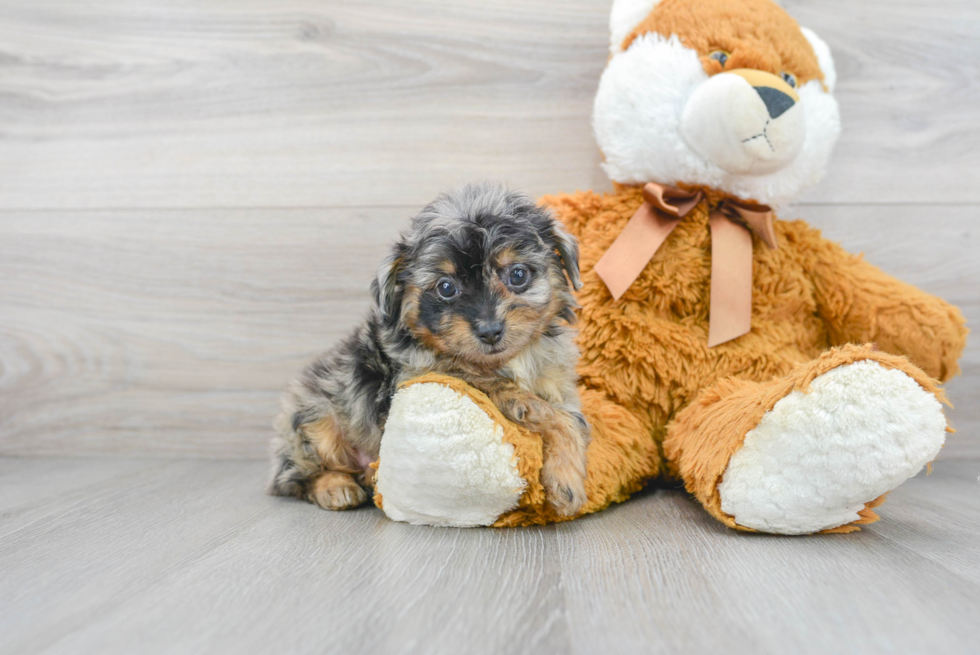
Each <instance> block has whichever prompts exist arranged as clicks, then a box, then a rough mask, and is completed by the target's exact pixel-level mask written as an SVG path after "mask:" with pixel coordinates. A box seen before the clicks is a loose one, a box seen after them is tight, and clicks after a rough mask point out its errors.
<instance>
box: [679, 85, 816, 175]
mask: <svg viewBox="0 0 980 655" xmlns="http://www.w3.org/2000/svg"><path fill="white" fill-rule="evenodd" d="M805 135H806V121H805V119H804V116H803V109H802V108H801V107H800V103H796V104H794V105H793V106H792V107H790V108H789V109H787V110H786V111H784V112H783V113H781V114H779V115H778V116H776V117H771V116H770V115H769V110H768V109H767V108H766V103H765V102H763V100H762V97H761V96H760V95H759V94H758V93H756V90H755V89H754V88H753V87H752V85H751V84H749V83H748V82H747V81H746V80H745V79H744V78H742V77H739V76H738V75H732V74H730V73H720V74H718V75H714V76H712V77H711V78H709V79H708V80H707V81H706V82H704V83H703V84H701V85H700V86H699V87H698V88H697V89H696V90H695V91H694V93H693V94H691V97H690V99H689V100H688V101H687V105H686V106H685V107H684V113H683V115H682V116H681V136H682V137H684V140H685V141H686V142H687V144H688V145H690V146H691V148H692V149H693V150H694V151H695V152H696V153H698V154H699V155H701V156H702V157H704V158H705V159H707V160H708V161H712V162H714V163H715V164H717V165H718V166H721V167H722V168H723V169H725V170H726V171H728V172H729V173H741V174H746V175H760V174H764V173H773V172H775V171H778V170H779V169H781V168H783V167H785V166H786V165H787V164H789V163H790V162H791V161H793V160H794V159H795V158H796V156H797V155H798V154H799V153H800V149H801V148H802V147H803V138H804V136H805Z"/></svg>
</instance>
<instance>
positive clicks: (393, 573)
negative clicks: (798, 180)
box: [0, 458, 980, 655]
mask: <svg viewBox="0 0 980 655" xmlns="http://www.w3.org/2000/svg"><path fill="white" fill-rule="evenodd" d="M78 461H80V460H66V459H61V458H36V459H24V460H16V466H17V468H18V469H19V470H20V471H21V473H22V474H29V475H30V476H31V477H33V478H35V479H37V480H38V481H39V482H42V483H47V484H49V485H50V486H51V487H52V488H57V487H59V486H60V485H62V484H63V483H64V481H65V480H67V479H68V478H69V477H70V476H69V475H67V474H68V473H69V472H75V473H77V472H78V468H77V463H78ZM84 461H86V462H88V463H90V464H91V465H93V466H105V465H106V462H109V463H112V464H114V465H115V466H116V467H117V471H118V473H119V478H118V483H117V484H116V485H115V486H114V487H113V486H112V485H107V486H106V487H105V488H104V489H102V490H101V491H100V492H99V493H90V492H89V491H88V490H78V491H74V492H71V493H68V494H66V496H65V498H64V503H63V504H62V506H61V508H60V511H57V512H55V513H52V514H50V515H48V516H43V517H39V518H38V519H37V520H35V521H34V522H32V523H31V524H30V525H28V526H25V527H23V528H22V529H19V530H17V531H15V532H14V533H12V534H7V535H5V536H2V537H0V590H2V593H0V652H4V653H7V652H10V653H14V652H32V653H44V654H55V653H72V654H74V653H79V652H93V653H96V652H97V653H101V654H105V655H111V654H113V653H131V652H134V649H136V650H139V652H141V653H163V652H212V653H214V652H237V653H242V654H243V655H248V654H249V653H263V652H290V653H323V652H328V653H344V652H362V653H376V652H377V653H380V652H393V651H397V652H404V653H417V652H418V653H421V652H425V653H457V652H467V653H475V654H481V653H540V652H569V653H581V654H583V655H585V654H588V653H596V652H603V653H677V652H708V651H709V650H720V651H722V652H726V653H734V654H740V653H759V652H794V653H797V652H798V653H826V652H828V651H831V650H833V649H835V648H839V646H840V644H842V643H846V644H847V645H848V647H849V648H850V649H852V650H854V651H855V652H862V653H884V652H895V651H901V652H908V653H927V652H943V653H949V654H950V655H958V654H960V653H964V654H965V653H972V652H974V651H975V646H976V643H977V639H978V638H980V626H978V624H977V623H976V621H975V620H974V619H975V616H976V614H977V612H980V568H978V562H980V547H978V544H980V532H978V525H980V523H978V521H977V520H976V519H977V517H978V516H980V514H978V512H980V495H978V494H977V493H975V492H976V488H975V487H976V476H977V474H978V473H980V460H959V461H951V462H946V463H943V464H942V465H940V466H937V468H936V472H935V473H934V474H933V475H932V476H930V477H925V476H921V477H919V478H917V479H915V480H913V481H911V482H909V483H907V484H906V485H904V486H903V487H901V488H900V489H899V490H898V491H896V492H895V493H893V494H892V495H891V497H890V498H889V501H888V502H887V503H886V504H885V505H884V506H883V507H882V509H881V514H882V516H883V520H882V521H881V522H880V523H877V524H875V525H872V526H869V527H867V528H866V529H864V530H863V531H862V532H858V533H854V534H850V535H829V536H819V537H800V538H785V537H772V536H765V535H747V534H744V533H737V532H734V531H731V530H728V529H726V528H724V527H723V526H722V525H721V524H719V523H717V522H715V521H714V520H713V519H711V518H710V517H708V516H707V515H706V514H705V513H704V511H703V510H701V509H700V508H699V507H698V506H697V505H696V504H695V503H694V502H693V501H692V500H691V499H689V498H688V497H687V496H686V495H685V494H683V493H681V492H678V491H658V492H655V493H646V494H643V495H641V496H639V497H637V498H635V499H634V500H631V501H630V502H628V503H626V504H624V505H621V506H617V507H614V508H610V509H609V510H606V511H604V512H602V513H599V514H597V515H594V516H592V517H587V518H585V519H581V520H578V521H574V522H571V523H567V524H562V525H560V526H548V527H543V528H518V529H505V530H494V529H482V528H477V529H469V530H459V529H449V528H428V527H418V526H409V525H404V524H399V523H394V522H391V521H388V520H387V519H386V518H385V517H384V516H383V515H382V514H381V513H380V512H379V511H378V510H376V509H374V508H364V509H359V510H355V511H351V512H340V513H330V512H325V511H322V510H319V509H316V508H314V507H313V506H311V505H308V504H305V503H300V502H297V501H291V500H285V499H277V498H270V497H266V496H263V495H261V493H260V492H259V490H260V488H261V483H262V480H263V477H264V473H265V470H264V466H263V464H262V463H260V462H240V461H239V462H233V461H188V460H184V461H179V460H178V461H171V462H167V463H165V464H163V465H162V466H161V468H160V469H159V470H157V471H156V472H155V473H154V474H152V475H147V476H144V477H143V479H142V481H141V482H140V483H138V484H136V483H134V480H133V478H132V476H130V475H129V473H130V472H131V471H132V470H134V462H133V461H131V460H125V459H107V460H103V461H99V460H91V459H90V460H84ZM135 465H136V466H139V465H141V462H136V463H135ZM66 467H67V468H66ZM11 468H12V467H11V466H10V465H9V464H8V463H7V462H3V461H2V460H0V498H2V497H4V496H5V495H6V494H7V493H8V491H9V490H10V489H11V487H13V488H16V487H18V486H19V480H17V479H12V478H11V472H10V471H11ZM113 491H114V493H113ZM2 525H3V524H2V518H0V527H2Z"/></svg>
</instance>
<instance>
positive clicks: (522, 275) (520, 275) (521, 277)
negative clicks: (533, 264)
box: [507, 265, 531, 289]
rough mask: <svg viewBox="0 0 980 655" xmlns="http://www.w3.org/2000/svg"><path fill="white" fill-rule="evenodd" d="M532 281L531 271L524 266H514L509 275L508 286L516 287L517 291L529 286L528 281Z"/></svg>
mask: <svg viewBox="0 0 980 655" xmlns="http://www.w3.org/2000/svg"><path fill="white" fill-rule="evenodd" d="M530 279H531V271H529V270H527V268H526V267H524V266H520V265H518V266H514V267H512V268H511V269H510V272H509V273H507V284H509V285H510V286H512V287H514V288H515V289H520V288H522V287H525V286H527V282H528V280H530Z"/></svg>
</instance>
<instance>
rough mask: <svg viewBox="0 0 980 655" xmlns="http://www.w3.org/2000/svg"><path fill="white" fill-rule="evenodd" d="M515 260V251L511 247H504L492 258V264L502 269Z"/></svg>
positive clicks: (514, 262) (515, 261)
mask: <svg viewBox="0 0 980 655" xmlns="http://www.w3.org/2000/svg"><path fill="white" fill-rule="evenodd" d="M517 261H518V259H517V251H515V250H514V249H513V248H504V249H503V250H502V251H500V253H498V254H497V256H496V257H495V258H494V265H495V266H496V267H497V269H498V270H502V269H504V268H507V267H508V266H510V265H511V264H516V263H517Z"/></svg>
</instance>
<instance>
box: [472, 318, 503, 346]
mask: <svg viewBox="0 0 980 655" xmlns="http://www.w3.org/2000/svg"><path fill="white" fill-rule="evenodd" d="M473 332H474V333H475V334H476V338H477V339H479V340H480V341H482V342H483V343H485V344H487V345H488V346H494V345H496V344H497V343H498V342H499V341H500V340H501V339H502V338H503V337H504V324H503V323H501V322H500V321H479V322H478V323H477V324H476V325H474V326H473Z"/></svg>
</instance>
